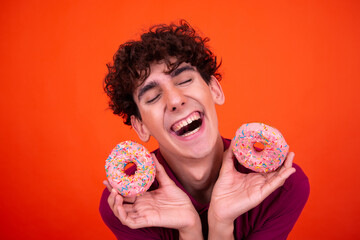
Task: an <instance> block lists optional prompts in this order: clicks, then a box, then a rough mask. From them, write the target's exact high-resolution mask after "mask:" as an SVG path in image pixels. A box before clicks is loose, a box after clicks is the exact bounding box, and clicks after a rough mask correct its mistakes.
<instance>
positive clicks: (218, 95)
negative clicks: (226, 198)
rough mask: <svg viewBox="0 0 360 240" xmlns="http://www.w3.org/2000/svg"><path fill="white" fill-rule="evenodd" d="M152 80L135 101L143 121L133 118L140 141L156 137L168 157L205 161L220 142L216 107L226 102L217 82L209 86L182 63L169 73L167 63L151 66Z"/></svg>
mask: <svg viewBox="0 0 360 240" xmlns="http://www.w3.org/2000/svg"><path fill="white" fill-rule="evenodd" d="M150 69H151V73H150V75H149V77H148V78H147V79H146V80H145V81H144V83H142V85H140V86H139V87H138V88H137V89H136V90H135V92H134V94H133V97H134V100H135V102H136V104H137V106H138V108H139V111H140V114H141V118H142V120H141V121H140V120H138V119H135V117H134V116H132V126H133V127H134V129H135V130H136V131H137V133H138V135H139V137H140V139H142V140H143V141H147V140H148V138H149V136H150V135H152V136H153V137H154V138H155V139H156V140H157V141H158V142H159V147H160V150H161V152H162V154H163V155H164V156H177V157H184V158H203V157H205V156H206V155H207V154H209V153H211V150H213V149H214V145H215V143H216V140H217V139H218V138H219V131H218V121H217V116H216V110H215V104H222V103H223V102H224V95H223V92H222V90H221V87H220V85H219V84H218V82H217V80H216V79H215V78H214V77H212V79H211V81H210V84H209V85H207V84H206V82H205V81H204V80H203V78H202V77H201V75H200V74H199V72H198V71H197V70H196V68H195V67H193V66H191V65H190V64H187V63H182V64H180V65H179V67H178V68H177V69H175V70H174V71H172V72H171V73H167V72H168V70H169V69H168V68H167V66H166V64H165V63H156V64H152V65H151V66H150Z"/></svg>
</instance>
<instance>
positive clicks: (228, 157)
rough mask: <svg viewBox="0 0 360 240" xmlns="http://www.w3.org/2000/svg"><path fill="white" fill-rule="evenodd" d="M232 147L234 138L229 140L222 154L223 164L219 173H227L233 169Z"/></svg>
mask: <svg viewBox="0 0 360 240" xmlns="http://www.w3.org/2000/svg"><path fill="white" fill-rule="evenodd" d="M234 146H235V138H234V139H232V140H231V143H230V146H229V148H228V149H227V150H226V151H225V152H224V156H223V162H222V166H221V170H220V171H221V172H229V171H233V170H234V169H235V166H234V153H233V148H234Z"/></svg>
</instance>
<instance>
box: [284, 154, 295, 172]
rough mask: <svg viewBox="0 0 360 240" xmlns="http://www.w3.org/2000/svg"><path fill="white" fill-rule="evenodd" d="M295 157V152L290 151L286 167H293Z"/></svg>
mask: <svg viewBox="0 0 360 240" xmlns="http://www.w3.org/2000/svg"><path fill="white" fill-rule="evenodd" d="M294 157H295V153H294V152H289V153H288V155H287V156H286V159H285V162H284V166H285V168H291V167H292V164H293V161H294Z"/></svg>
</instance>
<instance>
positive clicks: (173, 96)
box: [166, 87, 186, 112]
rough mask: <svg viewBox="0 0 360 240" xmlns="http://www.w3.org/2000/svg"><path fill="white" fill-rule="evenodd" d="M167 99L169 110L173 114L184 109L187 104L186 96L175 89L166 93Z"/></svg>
mask: <svg viewBox="0 0 360 240" xmlns="http://www.w3.org/2000/svg"><path fill="white" fill-rule="evenodd" d="M166 97H167V109H168V110H170V111H171V112H175V111H177V110H179V109H181V107H183V106H184V105H185V103H186V97H185V96H184V94H183V93H182V92H181V91H180V90H178V89H176V88H175V87H173V88H171V89H169V90H168V91H167V93H166Z"/></svg>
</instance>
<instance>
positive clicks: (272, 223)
mask: <svg viewBox="0 0 360 240" xmlns="http://www.w3.org/2000/svg"><path fill="white" fill-rule="evenodd" d="M293 166H294V168H295V169H296V172H295V173H294V174H292V175H291V176H290V177H289V178H288V179H287V180H286V181H285V183H284V185H283V186H282V187H280V188H278V189H277V190H275V191H274V192H273V193H272V194H270V195H269V196H268V197H267V198H266V199H264V201H263V202H262V203H261V204H260V205H258V206H257V207H255V208H254V209H252V210H250V211H249V212H247V213H246V214H245V215H244V216H242V217H240V218H239V219H238V220H237V221H239V223H241V222H242V221H244V220H245V219H246V220H245V221H246V222H247V223H248V224H249V228H248V229H247V234H249V235H248V236H252V237H253V239H264V238H265V239H286V238H287V236H288V234H289V233H290V231H291V229H292V228H293V227H294V225H295V223H296V221H297V219H298V218H299V216H300V214H301V212H302V210H303V208H304V206H305V204H306V202H307V200H308V197H309V193H310V185H309V180H308V177H307V176H306V175H305V173H304V172H303V170H302V169H301V168H300V167H299V166H298V165H296V164H293ZM238 227H239V228H240V226H238Z"/></svg>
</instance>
